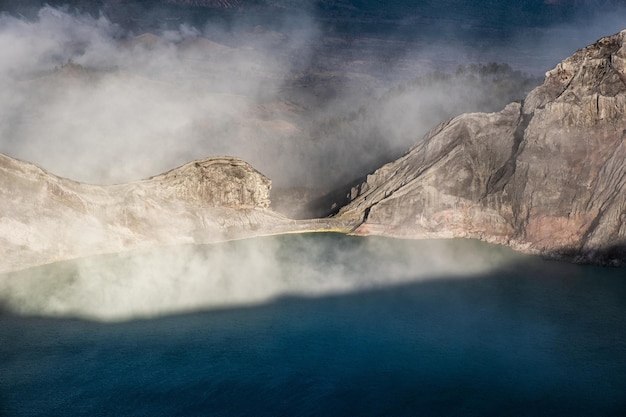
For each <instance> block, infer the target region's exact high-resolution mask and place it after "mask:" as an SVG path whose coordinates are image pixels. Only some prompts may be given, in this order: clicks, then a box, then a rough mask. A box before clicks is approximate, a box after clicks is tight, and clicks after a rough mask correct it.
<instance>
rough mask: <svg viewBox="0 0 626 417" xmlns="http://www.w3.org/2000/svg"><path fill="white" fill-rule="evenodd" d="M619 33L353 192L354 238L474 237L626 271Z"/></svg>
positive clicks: (624, 64) (451, 127) (441, 131)
mask: <svg viewBox="0 0 626 417" xmlns="http://www.w3.org/2000/svg"><path fill="white" fill-rule="evenodd" d="M625 39H626V31H622V32H620V33H618V34H616V35H613V36H609V37H606V38H603V39H601V40H599V41H598V42H597V43H595V44H593V45H591V46H588V47H586V48H584V49H581V50H579V51H577V52H576V53H575V54H574V55H572V56H571V57H569V58H567V59H565V60H564V61H563V62H561V63H560V64H559V65H557V66H556V68H554V69H553V70H551V71H549V72H548V73H546V78H545V82H544V83H543V85H541V86H539V87H537V88H536V89H534V90H533V91H532V92H531V93H530V94H529V95H528V96H527V97H526V99H525V100H524V102H523V103H522V104H517V103H513V104H510V105H508V106H507V107H506V108H505V109H504V110H502V111H501V112H499V113H491V114H478V113H477V114H464V115H461V116H459V117H456V118H454V119H452V120H450V121H448V122H446V123H443V124H442V125H440V126H438V127H437V128H435V129H434V130H433V131H431V132H430V133H429V134H428V135H427V136H426V138H425V139H424V140H423V141H422V142H420V143H419V144H418V145H416V146H415V147H414V148H412V149H411V150H410V151H409V152H408V153H407V154H406V155H405V156H404V157H402V158H400V159H399V160H397V161H395V162H393V163H390V164H388V165H385V166H383V167H382V168H380V169H379V170H377V171H376V172H374V173H373V174H372V175H370V176H368V178H367V181H366V182H364V183H363V184H361V185H360V186H358V187H355V188H354V189H353V191H352V201H351V203H349V204H348V205H347V206H345V207H344V208H342V209H341V211H340V212H339V217H340V218H343V219H353V220H360V221H362V224H361V225H360V226H359V227H358V229H357V230H356V233H357V234H382V235H390V236H400V237H412V238H427V237H469V238H478V239H482V240H485V241H488V242H494V243H501V244H506V245H509V246H512V247H514V248H516V249H519V250H523V251H526V252H531V253H540V254H544V255H549V256H555V257H560V258H566V259H570V260H575V261H581V262H598V263H608V264H624V263H625V262H626V45H624V40H625Z"/></svg>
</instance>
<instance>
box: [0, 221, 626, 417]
mask: <svg viewBox="0 0 626 417" xmlns="http://www.w3.org/2000/svg"><path fill="white" fill-rule="evenodd" d="M174 260H178V263H176V262H174ZM150 265H153V267H152V268H151V267H150ZM168 265H169V267H167V266H168ZM154 266H156V267H154ZM624 272H625V271H624V270H623V269H622V270H620V269H608V268H598V267H590V266H577V265H571V264H566V263H560V262H551V261H544V260H541V259H538V258H535V257H529V256H523V255H519V254H516V253H514V252H511V251H509V250H508V249H505V248H500V247H495V246H492V245H486V244H482V243H478V242H472V241H462V240H455V241H402V240H392V239H382V238H354V237H348V236H341V235H333V234H313V235H305V236H278V237H269V238H262V239H253V240H249V241H241V242H231V243H227V244H222V245H214V246H206V247H188V248H173V249H169V250H163V251H159V252H145V253H135V254H132V255H124V256H104V257H97V258H93V259H91V260H89V261H84V260H83V261H78V262H70V263H63V264H57V265H52V266H47V267H43V268H37V269H33V270H30V271H27V272H23V273H19V274H12V275H9V276H5V277H2V279H3V280H4V282H5V284H4V286H3V287H0V290H1V291H0V295H1V296H2V297H3V298H2V300H3V304H4V305H5V308H4V310H5V313H4V314H2V315H1V316H0V340H1V341H2V343H1V344H0V411H1V412H0V414H1V415H3V416H5V415H6V416H33V415H41V416H56V415H58V416H65V415H92V416H100V415H111V416H121V415H125V416H203V415H206V416H252V415H254V416H330V415H338V416H357V415H358V416H417V415H426V416H430V415H436V416H467V415H480V416H491V415H493V416H503V415H507V416H538V415H550V416H590V415H593V416H619V415H626V320H625V318H626V274H625V273H624ZM17 280H19V282H18V281H17ZM7 282H8V283H7ZM29 296H30V300H31V301H30V304H29V303H27V302H26V301H27V300H28V299H29Z"/></svg>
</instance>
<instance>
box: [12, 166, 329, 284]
mask: <svg viewBox="0 0 626 417" xmlns="http://www.w3.org/2000/svg"><path fill="white" fill-rule="evenodd" d="M270 188H271V182H270V180H269V179H268V178H267V177H265V176H264V175H263V174H261V173H260V172H258V171H257V170H255V169H254V168H252V166H250V165H249V164H248V163H246V162H244V161H242V160H241V159H237V158H230V157H217V158H207V159H203V160H199V161H194V162H191V163H188V164H186V165H183V166H182V167H179V168H176V169H173V170H171V171H169V172H166V173H164V174H161V175H157V176H154V177H151V178H149V179H146V180H142V181H137V182H131V183H128V184H119V185H109V186H98V185H89V184H82V183H78V182H75V181H71V180H68V179H64V178H60V177H57V176H55V175H53V174H50V173H48V172H46V171H45V170H43V169H41V168H39V167H37V166H35V165H33V164H30V163H27V162H23V161H20V160H17V159H13V158H10V157H8V156H6V155H2V154H0V252H2V262H0V272H6V271H12V270H18V269H23V268H27V267H30V266H35V265H41V264H45V263H50V262H55V261H59V260H65V259H72V258H79V257H84V256H90V255H94V254H101V253H113V252H121V251H126V250H132V249H138V248H143V247H151V246H155V245H176V244H202V243H210V242H219V241H226V240H231V239H238V238H245V237H252V236H259V235H264V234H274V233H284V232H295V231H307V230H309V231H310V230H327V229H332V228H334V227H337V226H336V225H338V224H339V225H341V223H340V222H336V221H326V220H311V221H295V220H291V219H288V218H287V217H285V216H283V215H281V214H278V213H276V212H274V211H272V210H270V209H269V204H270V200H269V194H270Z"/></svg>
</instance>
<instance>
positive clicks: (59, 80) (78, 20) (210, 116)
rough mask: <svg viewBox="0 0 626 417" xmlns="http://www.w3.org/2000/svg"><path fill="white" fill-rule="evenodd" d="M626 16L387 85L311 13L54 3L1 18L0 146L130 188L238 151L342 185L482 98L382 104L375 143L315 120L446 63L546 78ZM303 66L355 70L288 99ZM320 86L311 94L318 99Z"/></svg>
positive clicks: (449, 54)
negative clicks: (170, 19)
mask: <svg viewBox="0 0 626 417" xmlns="http://www.w3.org/2000/svg"><path fill="white" fill-rule="evenodd" d="M620 16H622V17H623V13H621V11H620V13H615V14H614V15H612V16H609V17H607V16H599V17H596V18H594V19H593V20H592V21H590V22H588V25H587V26H586V27H585V28H584V29H582V30H581V28H579V27H576V28H573V27H567V26H561V27H557V28H551V29H546V30H534V31H531V32H530V34H529V35H528V36H527V37H522V36H519V37H518V38H516V39H514V41H513V42H512V43H511V45H505V46H497V47H496V46H494V47H493V48H489V47H487V48H485V47H484V46H483V47H480V48H478V47H477V48H476V49H471V48H470V47H468V46H467V45H471V43H467V44H466V46H464V47H463V48H461V47H459V46H455V45H438V44H433V45H424V44H423V43H416V45H419V46H415V48H414V49H409V50H406V51H404V52H402V53H401V54H400V55H401V56H399V57H397V58H396V60H395V61H394V62H392V63H391V64H390V65H389V66H388V67H384V68H383V67H381V68H383V69H381V70H380V72H382V73H385V74H386V75H385V80H382V79H376V77H375V76H372V75H371V74H370V73H368V71H365V72H359V71H360V70H359V68H360V67H359V65H360V63H361V61H360V57H359V56H358V53H357V52H355V53H353V54H351V53H350V51H349V50H348V51H345V52H344V55H345V56H346V58H345V62H343V63H340V65H344V66H343V67H341V68H337V69H334V68H332V67H331V68H328V63H327V62H324V59H323V58H320V56H318V55H316V54H315V51H316V48H317V47H318V46H319V44H320V43H321V42H322V41H323V40H324V39H326V38H324V36H325V34H323V33H321V30H320V28H319V27H318V26H317V24H316V23H315V22H314V20H313V18H308V17H306V15H304V14H303V13H300V14H298V15H297V16H293V17H290V18H286V19H285V22H284V28H283V29H282V30H280V31H275V30H269V29H265V28H262V27H257V28H254V30H253V31H250V30H249V29H245V30H243V29H242V31H241V33H238V32H237V29H233V30H232V33H231V32H228V33H221V32H223V30H222V29H220V28H219V27H214V26H212V25H211V23H210V22H208V23H207V25H206V26H205V27H192V26H189V25H186V24H183V25H181V26H180V27H179V28H178V29H177V30H167V31H161V33H159V34H158V36H156V35H153V34H133V33H129V32H127V31H125V30H123V29H121V28H120V27H119V26H117V25H115V24H113V23H111V22H110V21H109V20H107V19H106V18H105V17H102V16H100V17H97V18H95V17H91V16H89V15H80V14H79V15H77V14H75V13H71V12H69V11H67V10H64V9H55V8H52V7H44V8H42V9H41V10H40V12H39V15H38V18H37V19H36V20H34V21H27V20H24V19H20V18H17V17H12V16H9V15H1V16H0V87H1V88H0V152H4V153H7V154H9V155H11V156H14V157H18V158H21V159H24V160H28V161H30V162H34V163H36V164H38V165H41V166H43V167H44V168H46V169H48V170H49V171H51V172H53V173H55V174H57V175H61V176H65V177H69V178H72V179H75V180H79V181H85V182H91V183H117V182H127V181H131V180H137V179H140V178H145V177H148V176H151V175H155V174H158V173H160V172H163V171H165V170H168V169H171V168H173V167H175V166H178V165H181V164H183V163H185V162H188V161H190V160H193V159H199V158H204V157H207V156H214V155H232V156H238V157H242V158H243V159H245V160H247V161H248V162H250V163H252V164H253V165H254V166H255V167H256V168H257V169H259V170H260V171H261V172H263V173H265V174H266V175H268V176H269V177H270V178H272V179H273V180H274V181H275V183H276V184H278V185H281V186H298V185H307V186H309V187H315V186H316V185H319V186H337V185H338V184H343V183H346V182H349V181H352V180H353V179H354V178H356V177H357V176H361V175H363V174H365V172H363V170H364V169H371V168H373V167H375V166H376V164H379V163H380V162H385V159H384V158H389V157H390V156H391V155H393V154H394V152H396V153H397V152H398V151H401V150H403V149H407V148H409V147H410V146H411V145H412V144H414V143H415V142H416V141H417V140H419V139H420V137H421V136H422V135H423V134H424V133H425V132H426V131H428V130H429V129H430V128H432V127H433V126H434V125H435V124H437V123H439V122H440V121H442V119H445V118H447V117H450V116H451V115H454V114H455V113H456V112H458V111H468V110H472V111H475V110H481V106H482V105H480V104H477V103H480V102H481V100H480V97H479V96H480V94H481V92H480V91H479V90H477V89H476V88H472V87H471V86H470V87H467V88H465V87H464V86H462V85H453V86H452V88H447V89H446V88H443V89H442V88H440V87H439V86H437V85H434V86H433V87H432V88H430V87H429V86H423V87H422V88H421V89H418V90H416V91H415V92H414V93H413V94H411V95H410V96H409V98H408V102H404V101H403V102H402V103H401V106H402V109H401V110H402V111H397V106H398V103H397V102H393V103H392V107H390V108H382V110H381V112H380V114H381V117H380V120H378V119H376V121H372V123H374V124H376V126H374V127H375V129H374V130H373V131H374V132H376V133H375V135H373V137H372V135H369V136H368V137H363V136H364V135H361V134H360V133H359V132H360V131H359V129H358V128H356V129H355V128H354V127H350V129H355V130H354V131H353V132H348V133H349V134H347V135H346V134H345V133H346V132H325V135H324V137H321V138H319V137H315V138H311V136H310V134H309V129H310V124H311V123H316V122H315V121H316V120H325V119H327V118H328V117H337V116H339V117H340V116H341V115H342V112H343V113H345V114H348V113H349V112H351V111H352V112H353V111H356V110H357V109H358V108H359V107H360V106H361V105H364V104H367V102H368V100H370V99H372V98H374V97H377V96H378V95H380V94H381V93H383V92H384V91H386V89H387V88H389V87H392V86H393V83H394V82H396V83H401V82H402V81H403V80H407V79H411V78H412V77H414V76H417V75H419V74H423V73H426V72H428V71H431V70H434V69H441V70H444V71H449V72H453V71H454V69H455V67H456V65H458V64H461V63H466V62H476V61H483V62H486V61H497V62H510V63H512V64H513V66H514V68H518V69H522V70H524V71H527V72H530V73H534V74H540V73H543V72H544V71H546V70H547V69H549V68H550V67H551V66H553V65H554V64H556V63H557V62H558V61H559V60H561V59H562V58H564V57H565V56H567V55H568V54H570V53H571V52H572V51H573V48H574V45H576V46H584V45H585V44H587V43H590V42H593V41H594V40H595V39H597V38H598V37H600V36H601V35H606V34H610V33H612V32H616V31H617V30H619V29H620V27H619V25H620V24H622V23H621V22H622V21H623V20H620ZM235 27H236V25H235ZM448 30H449V29H448ZM216 33H217V34H218V35H219V36H216ZM573 35H576V36H573ZM229 36H230V37H236V38H237V42H233V44H236V45H235V47H230V46H227V45H223V44H219V43H215V42H213V41H210V40H209V38H211V37H212V38H213V39H228V38H229ZM383 47H384V44H383ZM533 59H534V60H535V61H533ZM332 62H334V61H332ZM68 63H74V64H78V65H80V66H82V67H83V68H84V69H86V72H85V71H82V70H81V69H80V68H79V69H75V68H73V67H72V66H71V65H67V64H68ZM381 65H383V64H381ZM63 66H65V68H64V70H59V68H61V67H63ZM316 68H317V69H316ZM303 71H304V72H306V71H309V72H310V73H311V74H313V75H315V76H318V77H321V78H324V77H331V78H332V77H333V76H336V75H337V73H339V74H341V73H342V71H344V72H345V74H348V75H347V78H346V79H343V81H341V82H336V83H334V84H333V86H332V88H333V89H334V90H333V91H332V94H331V95H332V98H331V99H328V100H322V101H321V102H314V101H311V102H310V103H311V106H308V107H307V106H305V107H299V105H298V104H297V103H296V104H294V103H293V102H291V101H290V100H289V99H285V98H284V97H285V91H286V89H288V86H289V83H290V82H292V81H294V80H298V77H299V76H302V75H303ZM370 72H371V71H370ZM305 75H306V74H305ZM390 80H392V81H390ZM337 84H338V85H337ZM322 87H323V86H322ZM322 87H320V88H322ZM316 88H318V86H316V85H313V86H310V88H309V90H311V91H312V93H313V95H316V94H318V93H319V92H318V91H317V90H316ZM322 96H323V94H322ZM521 96H522V95H521V92H520V97H521ZM306 103H309V102H306ZM306 103H305V104H306ZM463 103H465V105H463ZM393 106H396V108H394V107H393ZM482 107H484V106H482ZM410 109H414V110H415V113H416V115H415V117H411V116H410V115H407V110H410ZM455 109H456V110H455ZM494 110H496V109H494ZM396 118H397V119H396ZM382 124H384V125H382ZM370 130H372V129H370ZM379 154H380V155H379ZM329 177H331V178H329Z"/></svg>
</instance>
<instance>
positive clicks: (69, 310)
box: [0, 235, 529, 321]
mask: <svg viewBox="0 0 626 417" xmlns="http://www.w3.org/2000/svg"><path fill="white" fill-rule="evenodd" d="M528 259H529V258H528V257H527V256H524V255H520V254H518V253H515V252H513V251H512V250H510V249H506V248H503V247H498V246H493V245H488V244H485V243H480V242H475V241H470V240H451V241H440V240H437V241H402V240H393V239H387V238H357V237H346V236H332V235H330V236H329V235H323V236H319V235H317V236H316V235H302V236H296V235H293V236H278V237H266V238H258V239H250V240H247V241H239V242H230V243H227V244H217V245H211V246H206V247H191V246H190V247H178V248H169V249H162V250H155V251H150V252H143V253H141V252H136V253H131V254H125V255H113V256H102V257H94V258H87V259H81V260H77V261H68V262H64V263H59V264H52V265H48V266H43V267H39V268H33V269H31V270H28V271H23V272H18V273H13V274H7V275H5V276H4V277H2V279H1V280H0V303H2V304H3V307H4V308H5V309H6V310H8V311H10V312H13V313H17V314H24V315H46V316H58V317H81V318H87V319H94V320H103V321H111V320H114V321H115V320H127V319H131V318H142V317H143V318H148V317H155V316H161V315H166V314H172V313H181V312H193V311H198V310H207V309H219V308H228V307H243V306H249V305H254V304H258V303H264V302H268V301H271V300H275V299H277V298H280V297H285V296H301V297H312V296H329V295H334V294H344V293H349V292H354V291H363V290H371V289H377V288H381V287H385V286H390V285H400V284H411V283H416V282H420V281H424V280H431V279H441V278H445V279H458V278H463V277H468V276H473V275H479V274H482V273H486V272H489V271H491V270H493V269H496V268H505V267H507V265H510V264H511V263H514V262H516V261H517V262H519V261H521V260H526V261H528Z"/></svg>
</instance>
